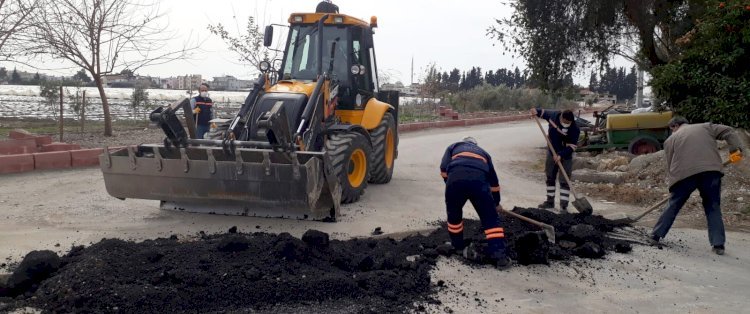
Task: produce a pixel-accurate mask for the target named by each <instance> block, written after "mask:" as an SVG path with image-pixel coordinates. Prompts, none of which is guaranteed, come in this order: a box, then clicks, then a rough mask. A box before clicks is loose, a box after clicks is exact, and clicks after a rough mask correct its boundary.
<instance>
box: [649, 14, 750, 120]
mask: <svg viewBox="0 0 750 314" xmlns="http://www.w3.org/2000/svg"><path fill="white" fill-rule="evenodd" d="M746 4H747V1H746V0H745V1H742V0H734V1H726V2H721V3H720V4H719V5H717V6H715V7H713V8H710V9H709V10H708V12H707V14H706V16H704V17H703V18H702V19H701V22H700V23H699V24H698V25H697V26H696V27H695V28H694V29H693V30H692V31H691V32H689V33H688V34H687V35H686V36H685V37H683V38H680V39H679V40H678V41H677V42H678V44H681V45H682V46H683V47H684V48H685V50H684V52H683V53H682V55H680V56H679V57H678V58H677V59H676V60H673V61H671V62H670V63H668V64H666V65H663V66H659V67H656V68H654V69H653V71H652V75H653V79H652V80H651V86H652V88H653V91H654V92H655V93H656V95H657V96H658V98H659V99H663V100H665V101H667V103H668V104H670V105H671V106H672V108H674V110H675V111H676V112H677V113H678V114H681V115H684V116H685V117H687V118H688V119H689V120H691V121H692V122H706V121H712V122H715V123H722V124H726V125H732V126H737V127H743V128H750V6H746Z"/></svg>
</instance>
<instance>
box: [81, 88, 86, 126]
mask: <svg viewBox="0 0 750 314" xmlns="http://www.w3.org/2000/svg"><path fill="white" fill-rule="evenodd" d="M85 126H86V90H85V89H84V90H83V99H81V132H82V133H83V132H85V129H86V127H85Z"/></svg>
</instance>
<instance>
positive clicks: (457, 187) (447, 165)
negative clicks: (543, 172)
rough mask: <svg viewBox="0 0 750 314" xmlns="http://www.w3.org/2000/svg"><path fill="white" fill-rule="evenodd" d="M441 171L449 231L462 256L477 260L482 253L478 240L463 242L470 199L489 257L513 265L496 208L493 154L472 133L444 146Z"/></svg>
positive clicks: (501, 264)
mask: <svg viewBox="0 0 750 314" xmlns="http://www.w3.org/2000/svg"><path fill="white" fill-rule="evenodd" d="M440 175H441V176H442V177H443V181H445V205H446V207H447V212H448V233H449V235H450V239H451V244H452V245H453V248H455V249H456V250H457V251H463V252H462V253H463V256H464V257H465V258H467V259H470V260H476V259H478V257H479V256H480V254H479V252H478V251H477V250H476V246H475V244H471V245H469V246H466V245H465V243H464V222H463V207H464V204H466V201H467V200H469V201H471V204H472V205H474V210H476V211H477V214H478V215H479V219H480V220H481V221H482V228H483V229H484V234H485V237H486V238H487V250H486V252H485V256H487V257H489V259H491V260H492V261H493V263H494V264H495V266H496V267H497V268H500V269H504V268H507V267H509V266H510V259H509V258H508V257H507V255H506V254H505V230H504V229H503V227H502V226H501V221H500V216H499V215H498V212H497V210H496V208H502V207H499V205H500V184H499V181H498V179H497V173H496V172H495V168H494V167H493V166H492V158H491V157H490V155H489V154H488V153H487V152H486V151H484V150H483V149H482V148H481V147H479V146H478V145H477V140H476V139H474V138H473V137H465V138H464V139H463V140H462V141H461V142H458V143H454V144H452V145H451V146H448V148H447V149H446V150H445V154H444V155H443V159H442V161H441V163H440Z"/></svg>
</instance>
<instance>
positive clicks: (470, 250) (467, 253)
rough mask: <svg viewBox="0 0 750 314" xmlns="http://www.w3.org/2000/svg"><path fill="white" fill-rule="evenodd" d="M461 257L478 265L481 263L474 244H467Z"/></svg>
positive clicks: (477, 249) (479, 254)
mask: <svg viewBox="0 0 750 314" xmlns="http://www.w3.org/2000/svg"><path fill="white" fill-rule="evenodd" d="M463 256H464V258H465V259H467V260H469V261H472V262H475V263H479V262H481V261H482V253H481V252H480V251H479V248H477V246H476V244H474V243H469V245H467V246H466V247H465V248H464V250H463Z"/></svg>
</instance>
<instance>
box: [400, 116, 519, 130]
mask: <svg viewBox="0 0 750 314" xmlns="http://www.w3.org/2000/svg"><path fill="white" fill-rule="evenodd" d="M526 119H529V115H528V114H522V115H512V116H498V117H487V118H475V119H462V120H448V121H433V122H417V123H406V124H400V125H399V126H398V130H399V132H414V131H421V130H425V129H441V128H455V127H467V126H474V125H484V124H495V123H503V122H513V121H522V120H526Z"/></svg>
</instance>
